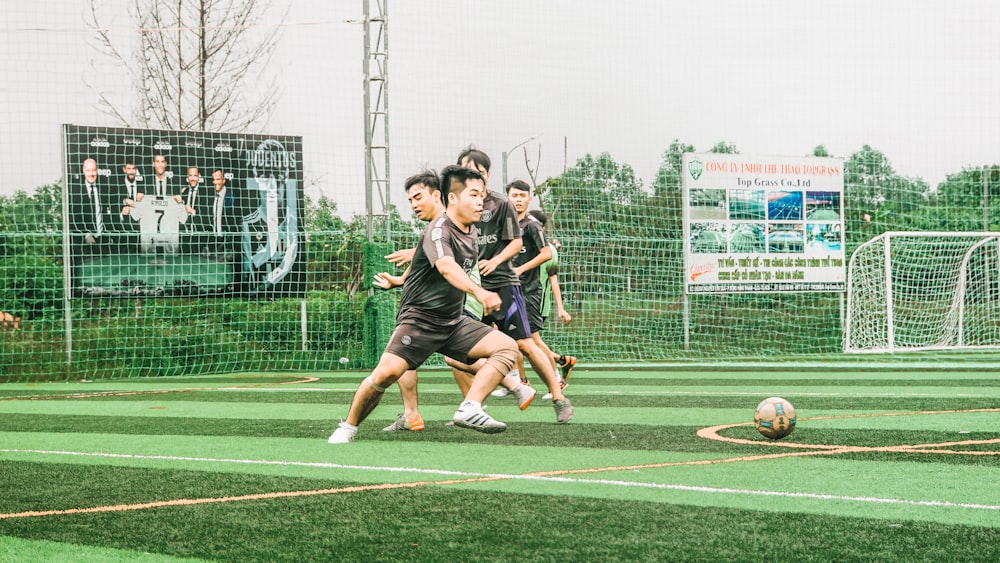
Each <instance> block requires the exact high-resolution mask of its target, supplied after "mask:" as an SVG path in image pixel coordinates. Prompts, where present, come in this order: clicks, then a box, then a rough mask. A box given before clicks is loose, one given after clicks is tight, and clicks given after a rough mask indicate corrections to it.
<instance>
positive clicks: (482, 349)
mask: <svg viewBox="0 0 1000 563" xmlns="http://www.w3.org/2000/svg"><path fill="white" fill-rule="evenodd" d="M469 356H470V357H485V358H486V364H485V365H484V366H483V367H482V368H481V369H480V370H479V371H478V372H477V373H476V377H475V378H474V379H473V380H472V387H471V388H470V389H469V393H468V394H467V395H466V396H465V401H463V402H462V404H461V405H460V406H459V407H458V410H457V411H455V416H454V417H452V421H453V422H454V423H455V426H459V427H462V428H469V429H471V430H475V431H477V432H484V433H487V434H494V433H497V432H503V431H504V430H506V429H507V425H506V424H504V423H503V422H500V421H498V420H495V419H494V418H493V417H491V416H490V415H488V414H486V412H485V411H484V410H483V407H482V402H483V399H485V398H486V394H487V393H489V392H490V390H491V389H493V388H494V387H496V386H497V383H499V382H500V378H502V377H503V376H504V374H506V373H507V372H508V371H510V369H511V368H512V367H513V366H514V362H515V361H517V344H515V343H514V341H513V340H512V339H511V338H510V337H509V336H507V335H505V334H503V333H500V332H497V331H492V332H490V333H489V334H487V335H486V336H484V337H483V338H482V339H480V340H479V342H477V343H476V344H475V345H474V346H473V348H472V350H470V351H469Z"/></svg>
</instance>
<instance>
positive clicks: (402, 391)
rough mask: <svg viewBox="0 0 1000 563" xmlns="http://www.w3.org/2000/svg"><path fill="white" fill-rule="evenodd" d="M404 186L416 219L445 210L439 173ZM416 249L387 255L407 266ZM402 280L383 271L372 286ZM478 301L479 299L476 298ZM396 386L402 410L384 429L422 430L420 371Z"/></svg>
mask: <svg viewBox="0 0 1000 563" xmlns="http://www.w3.org/2000/svg"><path fill="white" fill-rule="evenodd" d="M403 187H404V189H405V190H406V198H407V200H408V201H409V202H410V209H411V210H412V211H413V214H414V215H415V216H416V217H417V219H420V220H421V221H427V222H430V221H433V220H434V219H437V218H438V217H439V216H440V215H441V214H442V213H444V202H442V201H441V178H439V177H438V175H437V172H434V171H432V170H425V171H424V172H421V173H419V174H414V175H413V176H410V177H409V178H407V179H406V182H405V183H404V185H403ZM415 252H416V249H415V248H408V249H403V250H397V251H395V252H393V253H392V254H389V255H388V256H386V259H388V260H389V261H390V262H392V263H393V264H396V265H405V264H409V263H410V262H411V261H412V260H413V254H414V253H415ZM476 277H477V278H478V272H476ZM473 281H475V280H473ZM403 283H405V280H404V278H403V276H393V275H390V274H388V273H386V272H381V273H379V274H377V275H376V276H375V281H374V282H373V284H372V285H374V286H376V287H379V288H381V289H391V288H393V287H400V286H402V285H403ZM476 303H479V302H478V301H476ZM470 379H471V378H470ZM396 385H397V386H399V395H400V397H401V398H402V399H403V412H402V414H400V415H399V416H398V417H397V418H396V420H395V421H394V422H393V423H392V424H390V425H389V426H386V427H385V428H383V429H382V431H384V432H395V431H420V430H423V429H424V419H423V417H421V416H420V410H419V403H418V401H417V370H415V369H413V370H407V371H406V373H404V374H403V376H402V377H400V378H399V380H398V381H396Z"/></svg>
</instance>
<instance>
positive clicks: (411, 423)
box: [382, 369, 424, 432]
mask: <svg viewBox="0 0 1000 563" xmlns="http://www.w3.org/2000/svg"><path fill="white" fill-rule="evenodd" d="M396 384H397V385H398V386H399V395H400V397H402V399H403V414H401V415H399V417H398V418H397V419H396V420H395V421H394V422H393V423H392V424H390V425H389V426H386V427H385V428H383V429H382V431H383V432H395V431H399V430H413V431H418V430H423V429H424V419H423V417H421V416H420V411H419V409H418V404H417V370H415V369H410V370H406V373H404V374H403V376H402V377H400V378H399V380H398V381H396Z"/></svg>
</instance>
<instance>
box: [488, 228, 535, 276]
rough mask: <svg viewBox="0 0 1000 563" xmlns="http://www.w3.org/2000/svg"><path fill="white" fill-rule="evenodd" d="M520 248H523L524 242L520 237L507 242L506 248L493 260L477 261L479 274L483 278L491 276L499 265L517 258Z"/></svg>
mask: <svg viewBox="0 0 1000 563" xmlns="http://www.w3.org/2000/svg"><path fill="white" fill-rule="evenodd" d="M522 246H524V241H522V240H521V237H517V238H516V239H514V240H512V241H510V242H508V243H507V246H505V247H503V250H501V251H500V252H499V253H498V254H497V255H496V256H494V257H493V258H490V259H489V260H480V261H479V273H480V274H482V275H483V276H488V275H490V274H492V273H493V272H494V271H496V269H497V268H499V267H500V264H503V263H504V262H509V261H510V259H511V258H513V257H515V256H517V254H518V253H519V252H521V247H522Z"/></svg>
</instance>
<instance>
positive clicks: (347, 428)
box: [327, 422, 358, 444]
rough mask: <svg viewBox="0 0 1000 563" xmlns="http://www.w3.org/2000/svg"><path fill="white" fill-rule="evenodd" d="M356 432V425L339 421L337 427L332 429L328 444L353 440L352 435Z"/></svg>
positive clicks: (345, 442)
mask: <svg viewBox="0 0 1000 563" xmlns="http://www.w3.org/2000/svg"><path fill="white" fill-rule="evenodd" d="M357 433H358V427H357V426H353V425H350V424H348V423H346V422H341V423H340V424H338V425H337V429H336V430H334V431H333V434H330V439H328V440H327V442H328V443H330V444H347V443H350V442H353V441H354V436H355V435H357Z"/></svg>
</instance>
